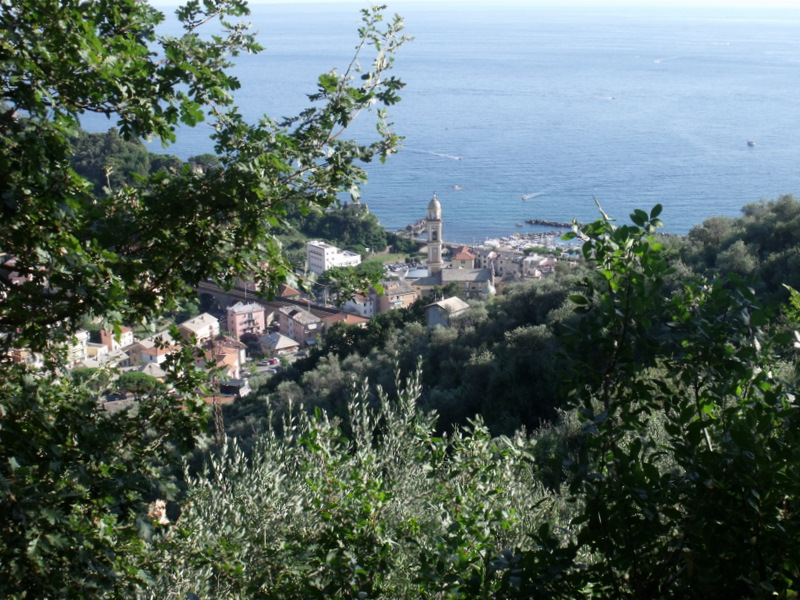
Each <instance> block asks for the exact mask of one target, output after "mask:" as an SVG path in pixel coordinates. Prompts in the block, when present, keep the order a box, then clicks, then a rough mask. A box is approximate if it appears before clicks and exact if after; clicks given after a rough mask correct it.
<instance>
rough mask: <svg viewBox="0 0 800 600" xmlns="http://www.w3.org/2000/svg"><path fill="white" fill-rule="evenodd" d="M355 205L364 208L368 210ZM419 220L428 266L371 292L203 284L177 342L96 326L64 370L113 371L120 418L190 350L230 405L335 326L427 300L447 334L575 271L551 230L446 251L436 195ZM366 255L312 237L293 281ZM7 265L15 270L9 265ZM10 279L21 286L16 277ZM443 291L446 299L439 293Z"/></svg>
mask: <svg viewBox="0 0 800 600" xmlns="http://www.w3.org/2000/svg"><path fill="white" fill-rule="evenodd" d="M359 208H360V210H367V211H368V209H367V208H366V205H361V207H359ZM420 223H422V224H423V227H424V229H423V230H422V231H419V230H418V231H417V233H418V234H420V233H422V234H424V235H423V236H422V237H420V236H418V237H417V238H416V240H417V242H418V244H419V246H420V247H422V248H423V249H424V250H425V252H426V254H427V259H422V258H421V259H420V260H421V262H420V261H417V260H414V261H412V262H409V263H389V264H387V265H386V266H385V270H384V278H383V279H382V281H380V283H379V284H378V285H376V286H372V287H370V289H368V290H362V291H361V293H355V294H352V295H351V296H350V297H348V298H346V299H344V301H343V302H341V303H339V305H338V306H335V305H332V304H331V303H329V302H328V301H327V300H328V299H327V298H326V297H325V294H324V292H325V288H324V286H323V295H322V297H315V296H314V295H313V294H311V293H308V292H301V291H299V290H297V289H295V288H293V287H291V286H290V285H287V284H282V285H281V286H280V289H279V291H278V294H277V295H276V297H275V298H273V299H271V300H270V299H266V298H263V297H259V296H258V290H257V288H256V284H255V283H254V282H252V281H247V280H245V279H240V280H239V282H238V285H236V286H235V287H233V288H232V289H230V290H225V289H222V288H220V287H219V286H218V285H216V284H215V283H213V282H211V281H204V282H201V283H200V285H199V286H198V288H197V294H198V297H199V299H200V300H201V302H200V304H201V305H204V306H208V307H213V308H211V309H210V311H209V312H202V313H199V314H197V315H195V316H192V317H191V318H188V319H186V320H183V321H181V322H178V323H176V328H177V332H178V334H179V336H175V335H174V332H173V330H171V329H170V328H165V329H163V330H161V331H158V332H155V333H152V334H150V335H146V336H139V337H137V336H135V335H134V328H133V324H131V326H122V327H121V328H120V329H119V331H118V332H116V334H115V333H114V332H111V331H107V330H106V329H102V328H101V329H97V330H95V331H91V332H90V331H89V330H86V329H80V330H78V331H77V332H76V334H75V335H74V337H73V339H72V342H71V344H69V346H68V348H67V361H66V364H67V365H68V367H69V368H71V369H73V370H76V371H80V370H87V369H111V370H112V371H113V372H114V373H116V374H117V376H118V377H119V378H120V380H121V383H120V385H118V386H116V387H115V386H109V389H110V390H113V392H109V393H107V394H106V395H104V396H102V397H101V398H100V400H101V402H102V403H103V406H104V407H105V408H106V409H107V410H110V411H117V410H121V409H124V408H127V407H130V406H131V405H132V404H133V403H134V402H135V400H136V398H137V391H141V390H137V389H136V387H135V386H133V387H131V386H130V385H125V382H126V381H129V382H138V384H139V385H141V382H142V381H150V382H153V383H154V384H155V382H164V380H165V378H166V377H167V372H166V371H165V370H164V368H163V367H164V363H165V362H166V361H167V358H168V357H169V355H170V354H171V353H173V352H175V351H176V350H177V349H178V348H179V347H180V346H181V344H187V343H189V344H191V345H192V346H194V348H195V354H196V361H195V365H196V367H197V368H198V369H207V370H208V372H209V374H210V377H211V378H212V380H213V384H214V385H213V390H212V393H211V394H208V395H207V396H206V401H207V402H208V403H210V404H215V403H222V404H227V403H230V402H233V401H234V400H235V399H236V398H237V397H238V398H241V397H245V396H246V395H248V394H249V393H250V392H251V391H252V388H251V387H250V381H249V380H250V378H251V377H252V376H254V375H265V374H266V375H271V374H274V373H276V372H279V371H280V370H282V369H283V368H285V367H286V366H288V365H289V364H291V363H292V362H293V361H294V360H296V359H297V358H298V357H303V356H305V354H306V352H307V351H308V349H309V348H311V347H314V346H317V345H320V344H324V340H325V336H326V333H327V332H328V330H329V329H330V328H331V327H332V326H333V325H334V324H336V323H346V324H348V325H354V326H358V327H364V326H365V325H366V323H367V322H368V321H369V319H371V318H372V317H374V316H375V315H378V314H381V313H384V312H388V311H392V310H403V309H406V308H408V307H409V306H411V305H412V304H413V303H414V302H416V301H418V300H419V299H422V298H428V299H430V302H429V303H428V304H427V305H426V306H425V310H426V321H427V324H428V326H429V327H435V326H444V327H447V326H448V324H449V322H450V319H451V318H453V317H456V316H458V315H459V314H461V313H463V312H464V311H467V310H468V309H469V307H470V305H469V304H468V301H469V300H470V299H475V300H486V299H489V298H491V297H492V296H494V295H495V294H497V293H498V292H502V291H503V289H504V288H505V287H507V286H509V285H512V284H514V283H516V282H521V281H524V280H530V279H541V278H546V277H549V276H551V275H552V274H553V273H554V271H555V268H556V265H557V263H558V261H559V260H566V261H567V262H568V264H575V263H574V261H575V256H574V255H572V254H570V252H569V249H568V248H565V247H563V246H561V247H559V246H558V245H556V244H555V242H554V238H555V236H556V235H557V233H556V232H553V233H551V234H547V235H541V234H535V235H534V236H533V237H532V239H526V238H524V237H522V236H520V235H519V234H515V235H513V236H509V237H508V238H505V239H502V240H487V241H485V242H484V243H482V244H480V245H473V246H465V245H460V244H448V243H447V242H445V238H444V235H443V230H444V217H443V211H442V205H441V203H440V201H439V199H438V198H437V197H436V195H435V194H434V195H433V197H432V198H431V200H430V202H429V204H428V210H427V215H426V217H425V218H424V219H422V220H421V221H420ZM542 244H548V246H543V245H542ZM363 258H364V257H362V255H361V254H359V253H356V252H352V251H348V250H343V249H341V248H339V247H337V246H334V245H332V244H330V243H327V242H325V241H321V240H310V241H308V242H307V243H306V269H305V272H304V273H302V274H300V275H303V276H304V277H307V278H311V279H312V280H313V279H314V278H318V277H324V274H325V273H326V272H327V271H328V270H329V269H334V268H353V267H357V266H358V265H359V264H361V262H362V259H363ZM5 265H6V266H7V267H8V268H13V260H6V261H5ZM11 279H12V280H13V281H17V282H18V283H21V282H22V281H23V279H22V278H20V277H19V276H18V274H14V273H11ZM298 287H299V286H298ZM379 290H380V291H379ZM443 290H446V291H449V292H450V293H451V295H449V296H448V297H444V296H442V295H441V292H442V291H443ZM437 292H438V293H439V297H437V296H436V295H437ZM12 359H13V360H14V361H15V362H22V363H27V364H29V365H31V366H34V367H36V366H37V365H38V366H41V360H42V359H41V357H40V356H38V355H37V354H35V353H33V352H30V351H27V350H25V349H15V350H14V351H13V356H12ZM132 374H138V375H132Z"/></svg>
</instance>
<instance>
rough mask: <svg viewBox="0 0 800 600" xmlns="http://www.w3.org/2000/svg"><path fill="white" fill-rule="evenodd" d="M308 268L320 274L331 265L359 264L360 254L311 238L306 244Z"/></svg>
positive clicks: (346, 265)
mask: <svg viewBox="0 0 800 600" xmlns="http://www.w3.org/2000/svg"><path fill="white" fill-rule="evenodd" d="M306 263H307V266H308V270H309V271H311V272H312V273H316V274H317V275H322V274H323V273H324V272H325V271H327V270H328V269H331V268H333V267H355V266H357V265H360V264H361V255H360V254H356V253H355V252H350V251H349V250H342V249H341V248H337V247H336V246H332V245H330V244H326V243H325V242H320V241H317V240H312V241H310V242H308V243H307V244H306Z"/></svg>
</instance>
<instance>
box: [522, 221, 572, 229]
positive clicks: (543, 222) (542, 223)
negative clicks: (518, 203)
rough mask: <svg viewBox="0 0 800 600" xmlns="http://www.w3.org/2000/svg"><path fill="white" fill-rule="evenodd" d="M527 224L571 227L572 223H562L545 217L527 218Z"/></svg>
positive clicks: (560, 227) (558, 227)
mask: <svg viewBox="0 0 800 600" xmlns="http://www.w3.org/2000/svg"><path fill="white" fill-rule="evenodd" d="M525 222H526V223H527V224H528V225H542V226H543V227H555V228H557V229H572V223H562V222H560V221H547V220H545V219H528V220H527V221H525Z"/></svg>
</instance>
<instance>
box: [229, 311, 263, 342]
mask: <svg viewBox="0 0 800 600" xmlns="http://www.w3.org/2000/svg"><path fill="white" fill-rule="evenodd" d="M266 328H267V327H266V309H265V308H264V307H263V306H261V305H260V304H257V303H255V302H252V303H250V304H242V303H241V302H237V303H236V304H234V305H233V306H229V307H228V327H227V329H228V333H230V335H231V337H233V338H234V339H236V340H240V339H241V338H242V335H244V334H245V333H254V334H256V335H258V334H261V333H263V332H264V330H265V329H266Z"/></svg>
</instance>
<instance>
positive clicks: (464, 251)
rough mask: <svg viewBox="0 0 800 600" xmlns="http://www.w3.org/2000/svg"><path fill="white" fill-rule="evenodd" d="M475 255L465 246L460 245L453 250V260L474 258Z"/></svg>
mask: <svg viewBox="0 0 800 600" xmlns="http://www.w3.org/2000/svg"><path fill="white" fill-rule="evenodd" d="M474 259H475V255H474V254H473V253H472V252H470V251H469V249H468V248H467V247H466V246H461V247H460V248H457V249H456V250H455V251H454V252H453V260H474Z"/></svg>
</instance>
